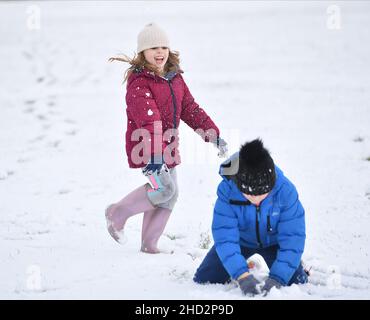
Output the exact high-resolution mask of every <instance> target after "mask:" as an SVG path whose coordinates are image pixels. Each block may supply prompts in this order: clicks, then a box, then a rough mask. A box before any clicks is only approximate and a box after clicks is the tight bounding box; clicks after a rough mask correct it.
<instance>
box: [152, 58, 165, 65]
mask: <svg viewBox="0 0 370 320" xmlns="http://www.w3.org/2000/svg"><path fill="white" fill-rule="evenodd" d="M154 59H155V62H156V63H158V64H161V63H162V62H163V61H164V57H157V58H154Z"/></svg>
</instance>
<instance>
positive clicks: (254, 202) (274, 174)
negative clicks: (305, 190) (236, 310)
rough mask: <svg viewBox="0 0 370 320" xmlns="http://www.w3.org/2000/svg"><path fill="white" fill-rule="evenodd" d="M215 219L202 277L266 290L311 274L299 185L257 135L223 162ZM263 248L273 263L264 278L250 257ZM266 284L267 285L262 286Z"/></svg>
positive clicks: (247, 289) (252, 292)
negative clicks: (251, 269)
mask: <svg viewBox="0 0 370 320" xmlns="http://www.w3.org/2000/svg"><path fill="white" fill-rule="evenodd" d="M220 175H221V177H222V178H223V180H222V181H221V183H220V184H219V186H218V189H217V196H218V199H217V201H216V204H215V208H214V213H213V222H212V234H213V239H214V246H213V247H212V248H211V249H210V251H209V252H208V254H207V255H206V257H205V258H204V260H203V262H202V263H201V265H200V266H199V268H198V269H197V271H196V273H195V276H194V281H195V282H197V283H226V282H228V281H230V279H234V280H237V281H238V283H239V286H240V289H241V290H242V292H243V293H244V294H248V295H255V294H259V293H263V294H265V295H266V294H267V293H268V292H269V291H270V290H271V289H272V288H273V287H276V288H280V287H282V286H289V285H291V284H293V283H296V284H302V283H306V282H307V280H308V273H307V272H306V271H305V270H304V269H303V266H302V263H301V257H302V254H303V250H304V244H305V238H306V233H305V211H304V209H303V207H302V205H301V202H300V201H299V199H298V193H297V190H296V188H295V187H294V185H293V184H292V183H291V182H290V181H289V180H288V178H286V177H285V176H284V174H283V172H282V171H281V170H280V169H279V168H278V167H277V166H275V164H274V161H273V159H272V158H271V156H270V154H269V152H268V150H266V149H265V148H264V146H263V143H262V141H261V140H259V139H257V140H254V141H252V142H249V143H245V144H244V145H243V146H241V148H240V151H239V152H237V153H235V154H234V155H233V156H232V157H231V158H230V159H228V160H226V161H225V162H224V163H223V164H222V165H221V167H220ZM255 253H258V254H260V255H261V256H262V257H263V258H264V259H265V261H266V263H267V265H268V266H269V268H270V273H269V277H268V279H267V280H266V281H265V282H264V284H260V283H259V282H258V281H257V279H256V278H255V277H254V276H253V275H252V274H250V273H249V269H248V265H247V262H246V259H248V258H249V257H250V256H252V255H253V254H255ZM261 287H262V289H261Z"/></svg>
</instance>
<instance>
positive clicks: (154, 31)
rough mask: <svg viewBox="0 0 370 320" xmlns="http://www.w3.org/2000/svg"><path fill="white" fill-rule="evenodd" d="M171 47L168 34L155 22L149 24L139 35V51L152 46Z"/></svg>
mask: <svg viewBox="0 0 370 320" xmlns="http://www.w3.org/2000/svg"><path fill="white" fill-rule="evenodd" d="M156 47H167V48H169V47H170V42H169V40H168V37H167V34H166V33H165V32H164V31H163V30H162V29H161V28H160V27H158V25H157V24H155V23H154V22H152V23H149V24H147V25H146V26H145V27H144V29H143V30H141V31H140V33H139V35H138V36H137V53H139V52H141V51H144V50H146V49H150V48H156Z"/></svg>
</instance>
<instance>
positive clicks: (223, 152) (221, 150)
mask: <svg viewBox="0 0 370 320" xmlns="http://www.w3.org/2000/svg"><path fill="white" fill-rule="evenodd" d="M213 144H214V145H215V147H216V148H217V149H218V156H219V157H220V158H224V157H227V151H228V150H227V143H226V141H225V140H224V139H222V138H220V137H217V139H216V141H214V142H213Z"/></svg>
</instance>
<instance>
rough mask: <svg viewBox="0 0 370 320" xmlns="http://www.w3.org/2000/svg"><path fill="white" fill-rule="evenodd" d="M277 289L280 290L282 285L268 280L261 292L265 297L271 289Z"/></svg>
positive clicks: (270, 279)
mask: <svg viewBox="0 0 370 320" xmlns="http://www.w3.org/2000/svg"><path fill="white" fill-rule="evenodd" d="M274 287H275V288H277V289H280V288H281V287H282V284H281V283H280V282H278V281H276V280H275V279H272V278H268V279H267V280H266V282H265V285H264V286H263V287H262V290H261V291H262V292H263V293H264V294H263V295H264V296H266V295H267V294H268V293H269V292H270V290H271V289H272V288H274Z"/></svg>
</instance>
